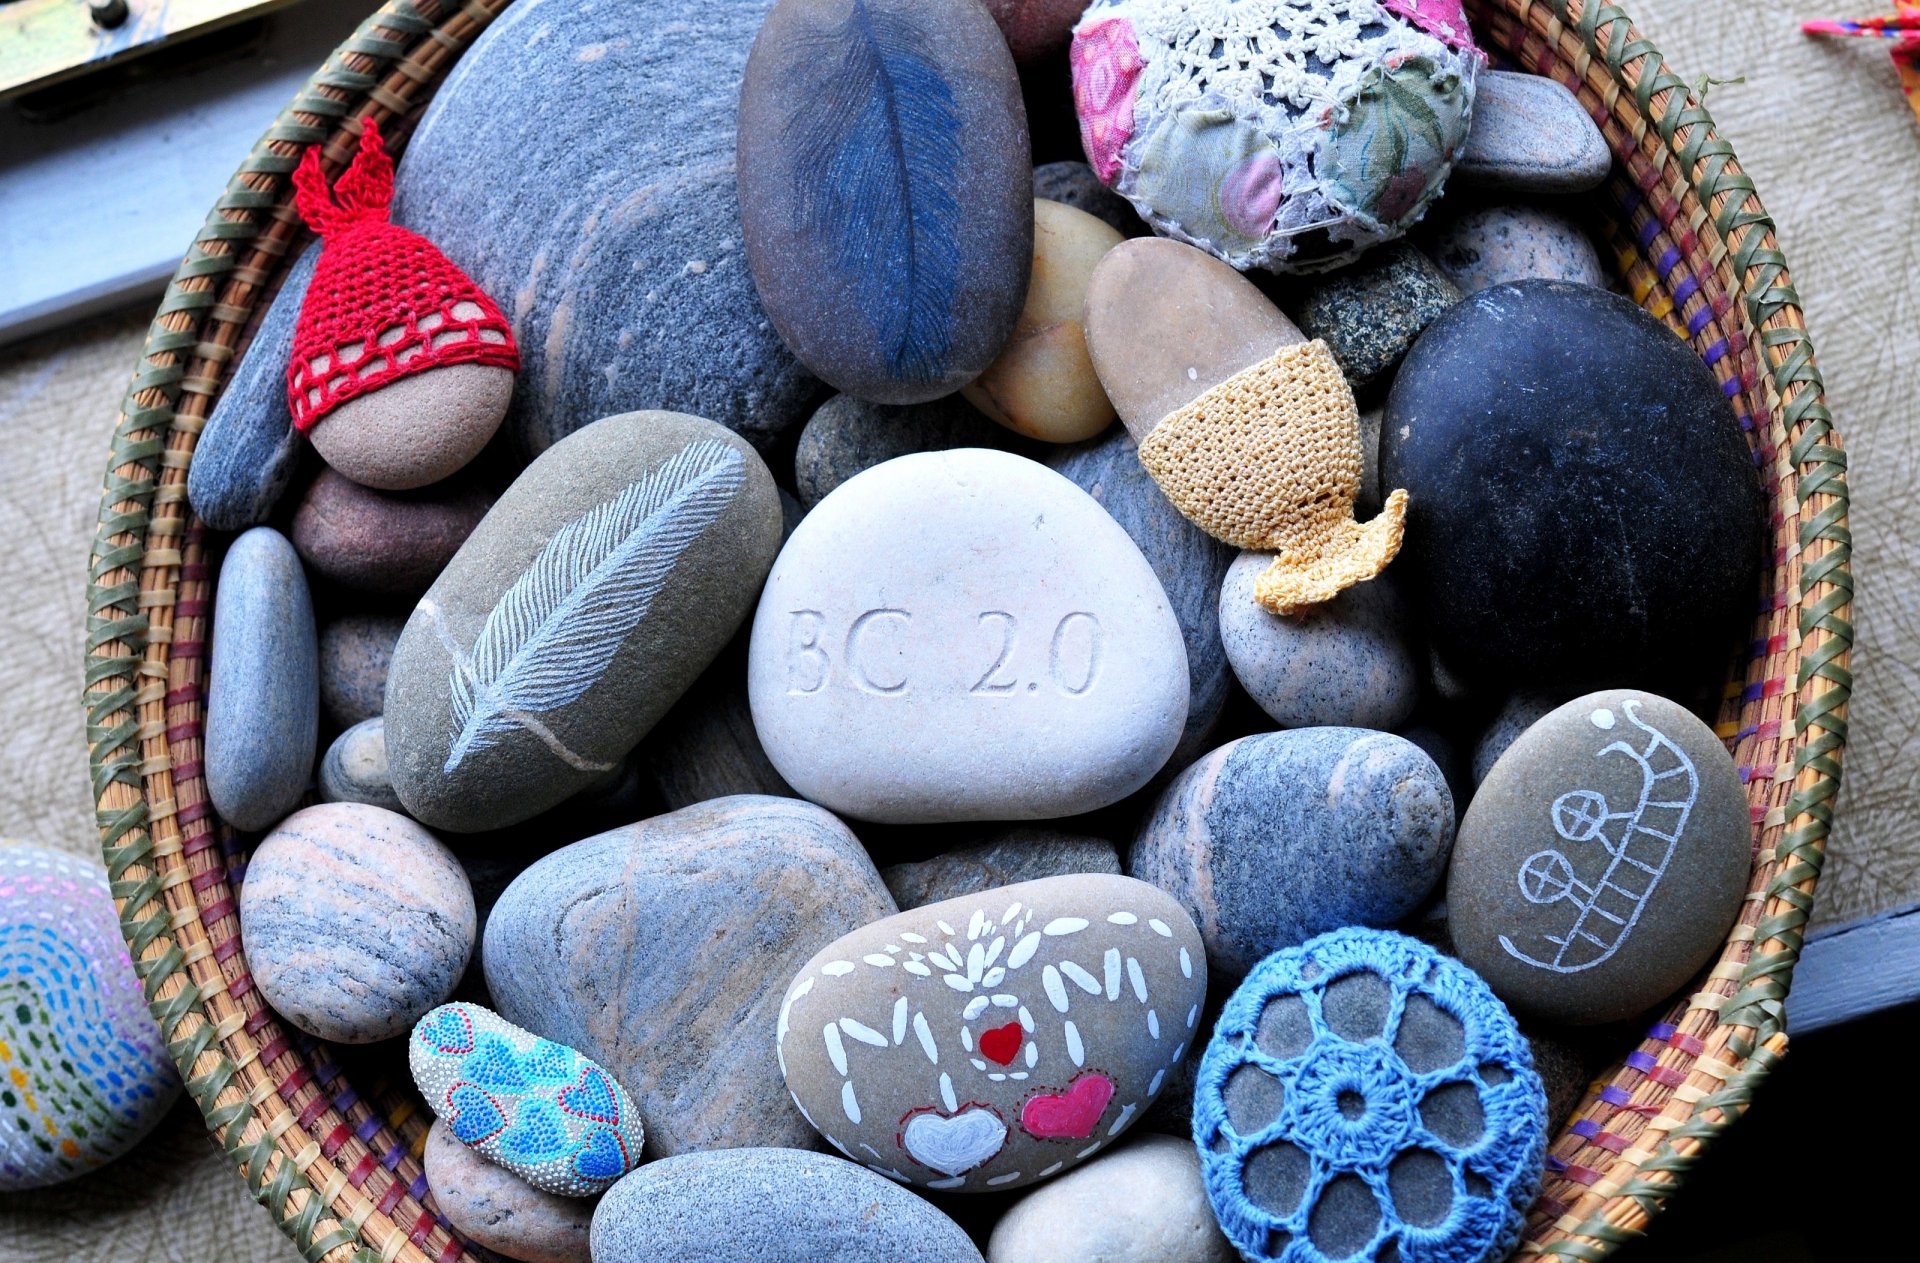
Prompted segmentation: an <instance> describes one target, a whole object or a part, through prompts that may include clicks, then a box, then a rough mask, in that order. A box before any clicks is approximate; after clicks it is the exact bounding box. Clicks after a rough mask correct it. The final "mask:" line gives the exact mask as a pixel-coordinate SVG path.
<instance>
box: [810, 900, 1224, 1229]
mask: <svg viewBox="0 0 1920 1263" xmlns="http://www.w3.org/2000/svg"><path fill="white" fill-rule="evenodd" d="M1206 988H1207V968H1206V956H1205V952H1204V949H1203V948H1202V946H1201V943H1200V934H1199V931H1197V930H1196V929H1194V926H1193V922H1192V921H1191V920H1190V919H1189V918H1188V917H1187V915H1186V913H1185V912H1183V911H1182V910H1181V909H1180V906H1179V905H1178V904H1176V903H1175V902H1174V901H1173V900H1172V899H1171V898H1169V897H1168V896H1167V895H1165V894H1163V893H1162V892H1160V891H1159V890H1156V889H1155V888H1153V887H1152V886H1149V885H1147V884H1146V883H1145V882H1139V881H1135V880H1133V879H1132V878H1130V877H1116V876H1107V875H1102V874H1084V875H1075V876H1070V877H1049V878H1043V879H1041V880H1039V881H1031V882H1021V883H1019V884H1018V885H1013V886H1003V887H1001V888H1000V889H998V890H990V891H987V892H985V893H983V894H978V895H969V896H965V897H962V898H959V899H951V900H948V901H946V902H944V903H936V904H929V905H928V906H926V907H923V908H916V909H914V910H913V911H911V912H903V913H900V914H899V915H898V916H892V917H888V918H886V919H885V920H883V921H876V922H874V923H873V924H872V925H869V926H867V927H866V928H865V929H862V930H856V931H855V932H854V933H852V934H849V935H847V936H846V937H844V938H842V939H840V940H838V941H836V942H834V943H831V944H829V945H828V946H827V947H826V948H824V949H823V950H822V951H821V952H820V953H819V954H818V955H817V956H815V957H814V958H813V959H812V960H811V961H809V962H808V963H807V966H806V967H805V968H804V969H802V970H801V971H800V972H799V974H798V975H797V976H796V977H795V978H794V980H793V983H792V985H791V986H789V987H788V988H787V996H786V1002H785V1003H784V1004H783V1005H782V1007H781V1010H780V1023H779V1031H778V1038H779V1050H780V1068H781V1072H782V1073H783V1074H784V1075H785V1076H786V1080H787V1088H788V1090H789V1091H791V1092H792V1093H793V1099H794V1101H795V1103H796V1104H798V1105H799V1107H800V1110H801V1112H802V1113H803V1114H805V1115H806V1117H807V1121H808V1122H810V1123H812V1124H813V1125H814V1127H815V1128H816V1129H818V1130H819V1131H820V1133H821V1134H822V1135H824V1136H825V1137H826V1138H827V1141H828V1143H830V1144H832V1145H833V1146H834V1147H835V1148H836V1149H839V1150H840V1151H841V1152H842V1153H844V1154H846V1155H847V1156H848V1157H850V1158H852V1159H853V1160H854V1161H856V1162H860V1163H864V1164H865V1165H867V1166H869V1167H871V1168H872V1169H873V1170H875V1171H878V1172H879V1173H880V1174H882V1175H885V1176H888V1177H889V1178H892V1179H896V1180H900V1181H902V1182H904V1183H909V1184H914V1185H918V1186H921V1187H925V1188H932V1189H957V1190H961V1191H964V1192H983V1191H994V1190H998V1189H1007V1188H1017V1187H1020V1186H1022V1185H1026V1184H1032V1183H1034V1182H1035V1181H1037V1180H1043V1179H1046V1178H1047V1177H1048V1176H1051V1175H1055V1174H1057V1173H1059V1172H1061V1171H1064V1170H1066V1169H1067V1168H1069V1167H1072V1166H1075V1165H1077V1164H1078V1163H1080V1162H1082V1161H1084V1160H1085V1159H1087V1158H1090V1157H1092V1156H1093V1155H1094V1154H1095V1153H1097V1152H1099V1151H1100V1150H1101V1149H1102V1148H1103V1147H1105V1146H1106V1145H1107V1144H1108V1143H1109V1142H1110V1141H1111V1140H1112V1139H1113V1138H1114V1137H1116V1136H1118V1135H1120V1134H1121V1133H1122V1132H1123V1131H1125V1130H1126V1128H1127V1127H1128V1125H1129V1124H1131V1123H1133V1122H1135V1121H1136V1120H1138V1118H1139V1117H1140V1115H1141V1114H1142V1113H1143V1112H1144V1111H1145V1110H1146V1108H1147V1107H1148V1106H1149V1105H1151V1104H1152V1102H1153V1099H1154V1097H1155V1096H1157V1095H1159V1092H1160V1089H1161V1088H1162V1087H1163V1086H1164V1085H1165V1083H1166V1081H1167V1076H1168V1075H1169V1074H1170V1073H1171V1072H1172V1070H1173V1069H1174V1067H1176V1066H1177V1065H1179V1063H1180V1059H1181V1058H1182V1057H1183V1056H1184V1055H1185V1054H1186V1051H1187V1048H1188V1047H1189V1045H1190V1044H1191V1043H1192V1042H1193V1039H1194V1031H1195V1028H1196V1026H1197V1025H1198V1023H1199V1019H1200V1006H1201V1004H1202V1003H1203V1001H1204V1000H1205V998H1206Z"/></svg>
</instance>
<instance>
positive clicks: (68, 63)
mask: <svg viewBox="0 0 1920 1263" xmlns="http://www.w3.org/2000/svg"><path fill="white" fill-rule="evenodd" d="M296 2H297V0H127V17H126V20H125V21H123V22H121V23H120V24H119V25H118V26H115V27H112V28H110V29H109V28H102V27H100V26H98V25H96V24H95V22H94V20H93V15H92V14H91V13H90V12H89V11H88V7H87V4H86V0H12V2H11V3H8V4H4V5H0V100H4V99H5V98H7V97H10V96H14V95H17V94H19V93H21V92H29V91H32V90H34V89H36V88H44V87H47V86H49V85H51V84H55V83H59V82H60V81H61V80H63V79H70V78H72V77H73V76H74V75H78V74H85V73H86V72H87V71H89V70H96V69H99V68H100V67H102V66H106V65H110V64H112V63H114V62H121V61H127V60H129V59H131V58H134V57H138V56H142V55H144V54H147V53H151V52H155V51H157V50H159V49H162V48H164V47H166V46H167V45H168V44H169V43H172V42H173V41H175V40H179V39H185V38H187V37H189V36H193V35H204V34H207V33H208V32H210V31H217V30H219V29H220V28H221V27H223V26H228V25H231V24H232V23H234V22H239V21H243V20H245V19H247V18H252V17H259V16H261V15H263V14H266V13H270V12H272V11H273V10H275V9H278V8H282V7H284V6H286V5H289V4H293V3H296Z"/></svg>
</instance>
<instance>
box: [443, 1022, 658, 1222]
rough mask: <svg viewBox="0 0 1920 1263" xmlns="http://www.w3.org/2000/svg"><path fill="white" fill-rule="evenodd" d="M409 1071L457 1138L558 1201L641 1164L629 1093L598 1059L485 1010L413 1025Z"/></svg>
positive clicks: (640, 1135)
mask: <svg viewBox="0 0 1920 1263" xmlns="http://www.w3.org/2000/svg"><path fill="white" fill-rule="evenodd" d="M407 1065H408V1067H409V1069H411V1070H412V1071H413V1081H414V1084H415V1085H416V1086H417V1087H418V1088H419V1089H420V1093H421V1095H422V1096H424V1097H426V1100H427V1105H428V1106H429V1107H430V1108H432V1110H433V1112H434V1113H435V1114H436V1115H438V1116H439V1118H440V1120H441V1121H442V1122H443V1123H445V1124H446V1127H447V1130H448V1131H449V1132H450V1133H451V1134H452V1136H453V1138H454V1139H455V1140H458V1141H459V1142H460V1143H461V1144H463V1145H466V1146H467V1147H468V1148H470V1149H472V1150H474V1151H475V1152H476V1153H479V1154H480V1155H481V1156H482V1157H485V1158H487V1159H489V1160H490V1161H493V1162H496V1163H498V1164H499V1165H501V1166H503V1167H505V1168H506V1169H507V1170H509V1171H511V1172H513V1173H514V1174H515V1175H517V1176H519V1177H520V1178H521V1179H523V1180H525V1181H526V1182H527V1183H529V1184H531V1185H533V1187H535V1188H537V1189H539V1190H541V1191H542V1192H545V1193H553V1194H555V1195H557V1196H560V1197H592V1196H593V1195H594V1194H596V1193H602V1192H605V1191H606V1190H607V1189H608V1188H609V1187H611V1186H612V1185H613V1183H614V1181H616V1180H618V1179H619V1178H620V1177H621V1176H623V1175H625V1174H626V1173H627V1172H629V1171H631V1170H633V1168H635V1167H637V1166H639V1165H640V1146H641V1143H642V1141H643V1140H644V1139H645V1133H644V1129H643V1127H642V1124H641V1119H640V1111H639V1110H638V1109H637V1108H636V1107H635V1106H634V1103H633V1098H632V1097H630V1096H628V1095H627V1090H626V1089H625V1088H623V1087H621V1086H620V1084H619V1083H618V1082H616V1081H615V1080H614V1078H613V1076H612V1075H610V1074H608V1073H607V1072H606V1071H605V1070H604V1069H602V1068H601V1067H600V1065H599V1064H598V1063H596V1062H595V1061H594V1060H593V1059H592V1058H590V1057H585V1056H582V1055H581V1054H580V1053H579V1052H577V1051H575V1050H574V1049H572V1048H569V1047H567V1046H566V1045H565V1044H557V1043H555V1042H554V1041H552V1040H550V1039H542V1038H541V1037H539V1036H538V1035H535V1034H534V1033H533V1032H531V1031H528V1030H524V1029H522V1028H521V1027H518V1026H515V1025H514V1024H513V1023H512V1022H509V1021H507V1019H505V1018H503V1017H501V1016H500V1015H499V1014H498V1013H495V1012H494V1011H493V1010H491V1009H487V1008H482V1007H481V1006H480V1005H477V1004H464V1003H462V1004H443V1005H441V1006H440V1007H439V1008H437V1009H434V1010H433V1011H432V1012H430V1013H428V1014H427V1015H426V1016H425V1017H422V1018H421V1019H420V1020H419V1022H417V1023H415V1025H414V1028H413V1034H412V1036H411V1037H410V1038H409V1039H408V1040H407Z"/></svg>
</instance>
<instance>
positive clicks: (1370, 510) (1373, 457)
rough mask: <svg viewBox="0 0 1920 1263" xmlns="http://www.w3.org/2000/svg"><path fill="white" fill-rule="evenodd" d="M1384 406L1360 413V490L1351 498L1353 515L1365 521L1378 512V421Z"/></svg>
mask: <svg viewBox="0 0 1920 1263" xmlns="http://www.w3.org/2000/svg"><path fill="white" fill-rule="evenodd" d="M1385 414H1386V409H1384V408H1368V409H1365V410H1364V411H1362V412H1361V414H1360V492H1359V494H1358V495H1356V496H1355V497H1354V499H1353V516H1354V518H1355V519H1356V520H1358V521H1362V522H1364V521H1366V520H1367V519H1369V518H1371V517H1372V516H1373V515H1374V514H1376V513H1378V512H1380V502H1381V499H1382V498H1383V497H1382V493H1381V490H1380V423H1381V420H1382V418H1383V417H1384V416H1385Z"/></svg>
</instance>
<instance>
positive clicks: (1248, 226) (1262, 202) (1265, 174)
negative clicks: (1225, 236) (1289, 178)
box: [1220, 153, 1283, 241]
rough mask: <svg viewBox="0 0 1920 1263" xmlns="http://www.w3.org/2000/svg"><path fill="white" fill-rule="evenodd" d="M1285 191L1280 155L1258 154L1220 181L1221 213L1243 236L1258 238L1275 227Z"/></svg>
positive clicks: (1228, 224) (1232, 227)
mask: <svg viewBox="0 0 1920 1263" xmlns="http://www.w3.org/2000/svg"><path fill="white" fill-rule="evenodd" d="M1282 191H1283V190H1282V188H1281V183H1280V159H1279V158H1278V157H1277V156H1275V155H1274V154H1271V153H1261V154H1255V155H1254V156H1253V157H1251V158H1248V159H1247V160H1246V161H1245V162H1242V163H1240V164H1239V165H1238V166H1236V167H1234V169H1233V170H1231V171H1229V172H1227V178H1226V179H1224V180H1222V181H1220V217H1221V218H1222V219H1224V220H1226V221H1227V226H1228V227H1229V228H1231V229H1233V230H1234V231H1235V232H1237V233H1239V234H1240V235H1241V236H1243V237H1249V238H1252V239H1253V240H1255V241H1258V240H1259V239H1260V238H1262V237H1264V236H1266V235H1267V234H1268V233H1269V232H1271V231H1272V230H1273V217H1274V216H1275V215H1276V214H1278V213H1279V210H1280V194H1281V192H1282Z"/></svg>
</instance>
